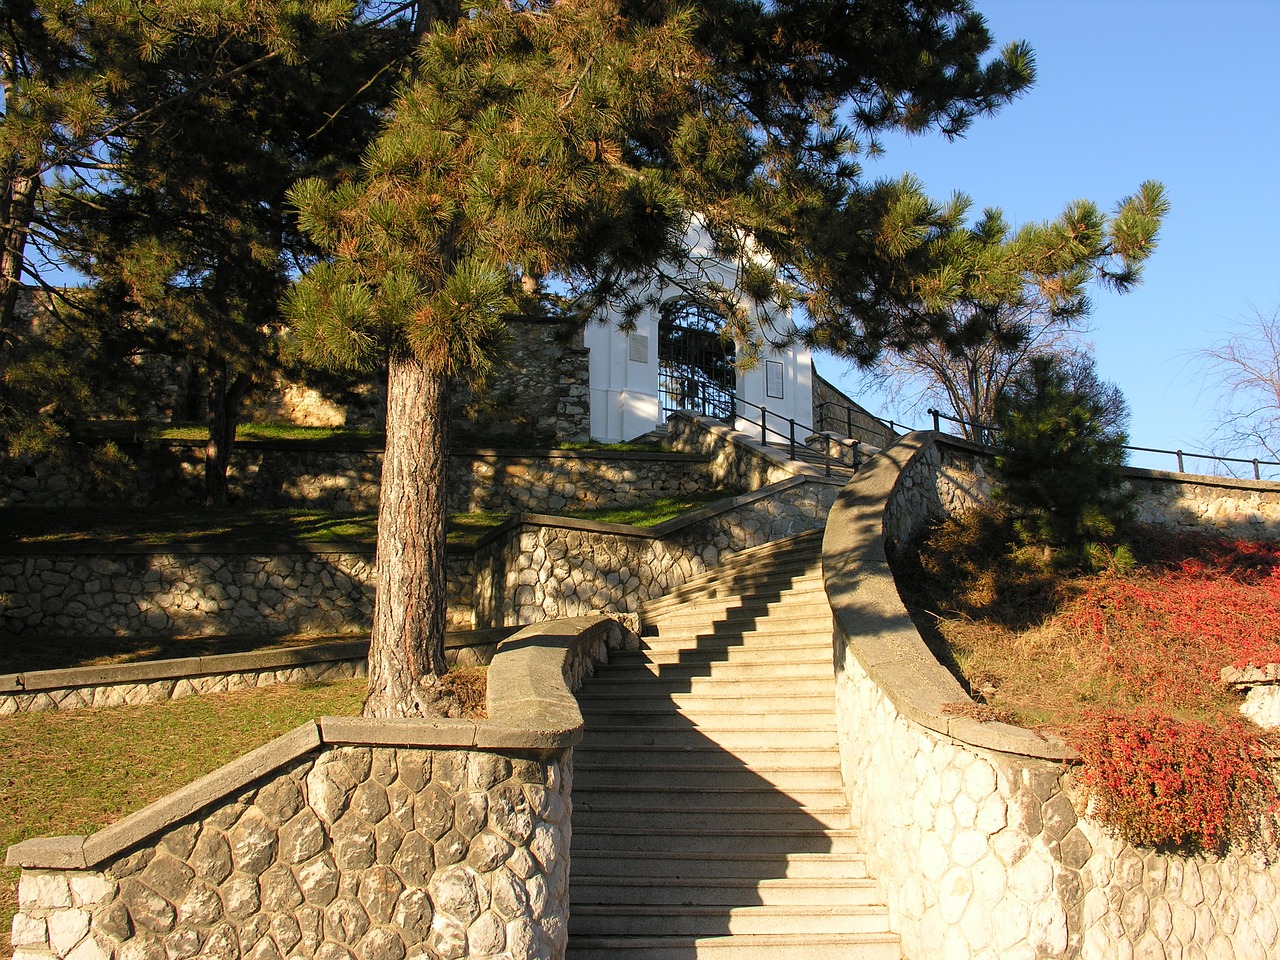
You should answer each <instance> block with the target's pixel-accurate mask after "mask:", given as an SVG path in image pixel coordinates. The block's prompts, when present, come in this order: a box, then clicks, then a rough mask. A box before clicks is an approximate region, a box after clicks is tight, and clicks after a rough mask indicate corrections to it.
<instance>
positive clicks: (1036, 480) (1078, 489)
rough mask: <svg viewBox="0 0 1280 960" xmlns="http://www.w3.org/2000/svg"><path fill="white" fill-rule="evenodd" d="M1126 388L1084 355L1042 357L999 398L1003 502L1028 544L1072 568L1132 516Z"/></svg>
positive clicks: (1084, 563)
mask: <svg viewBox="0 0 1280 960" xmlns="http://www.w3.org/2000/svg"><path fill="white" fill-rule="evenodd" d="M1127 420H1128V410H1127V407H1126V405H1125V402H1124V397H1123V395H1121V393H1120V391H1119V390H1118V389H1117V388H1116V387H1115V386H1114V385H1112V384H1108V383H1106V382H1104V381H1102V380H1100V379H1098V376H1097V374H1096V373H1095V372H1094V368H1093V361H1092V359H1091V358H1089V357H1087V356H1083V355H1067V356H1040V357H1034V358H1032V359H1031V361H1030V363H1029V365H1028V367H1027V369H1026V370H1025V371H1024V372H1023V373H1022V374H1021V375H1020V376H1018V377H1016V378H1015V379H1014V381H1013V382H1012V383H1011V384H1010V385H1009V386H1008V387H1007V388H1006V389H1005V390H1004V391H1002V392H1001V394H1000V396H999V397H998V398H997V401H996V411H995V421H996V429H997V440H996V447H997V455H996V471H997V474H998V476H999V478H1000V480H1001V487H1000V489H999V492H998V499H999V501H1000V502H1001V503H1002V504H1003V505H1004V506H1005V508H1006V509H1007V510H1008V511H1009V513H1010V515H1011V516H1012V517H1013V520H1014V529H1015V530H1016V532H1017V534H1018V537H1019V539H1020V541H1021V543H1022V544H1023V545H1024V546H1034V547H1040V548H1042V549H1043V550H1044V552H1045V554H1046V557H1048V556H1050V555H1053V556H1054V559H1055V560H1056V561H1057V562H1058V563H1059V564H1060V565H1064V566H1067V567H1087V566H1089V564H1090V559H1091V556H1092V555H1094V554H1095V553H1096V551H1094V550H1093V549H1091V546H1090V545H1091V544H1093V543H1096V542H1098V541H1107V540H1110V539H1112V538H1114V537H1115V535H1116V533H1117V531H1118V530H1119V528H1120V527H1121V526H1123V525H1124V523H1125V522H1126V521H1127V520H1128V519H1129V517H1130V514H1131V501H1132V497H1131V495H1130V494H1129V493H1128V491H1127V489H1126V488H1125V486H1124V483H1123V477H1122V476H1121V470H1122V468H1123V467H1124V461H1125V451H1124V445H1125V443H1126V442H1127V440H1128V437H1127V435H1126V433H1125V429H1124V426H1125V423H1126V422H1127Z"/></svg>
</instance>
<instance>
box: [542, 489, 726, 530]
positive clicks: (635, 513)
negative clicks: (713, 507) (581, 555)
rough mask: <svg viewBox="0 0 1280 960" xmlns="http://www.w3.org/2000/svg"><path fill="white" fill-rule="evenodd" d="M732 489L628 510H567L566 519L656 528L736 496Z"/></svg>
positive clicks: (612, 508)
mask: <svg viewBox="0 0 1280 960" xmlns="http://www.w3.org/2000/svg"><path fill="white" fill-rule="evenodd" d="M736 495H737V491H734V490H712V491H709V492H707V493H698V494H690V495H688V496H684V497H662V498H661V499H659V500H651V501H649V502H648V503H640V504H635V505H634V506H630V507H605V508H602V509H599V510H570V511H566V512H565V514H564V515H565V516H566V517H574V518H576V519H579V520H597V521H599V522H601V523H626V524H630V525H631V526H633V527H656V526H657V525H658V524H660V523H666V522H667V521H668V520H674V519H675V518H676V517H678V516H681V515H682V514H685V513H688V512H689V511H690V510H696V509H698V508H699V507H705V506H706V505H707V504H709V503H715V502H716V501H717V500H723V499H725V498H726V497H732V496H736Z"/></svg>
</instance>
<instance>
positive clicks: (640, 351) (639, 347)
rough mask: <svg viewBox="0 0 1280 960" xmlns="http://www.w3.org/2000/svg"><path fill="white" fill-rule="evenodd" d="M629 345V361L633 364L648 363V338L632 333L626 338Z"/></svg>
mask: <svg viewBox="0 0 1280 960" xmlns="http://www.w3.org/2000/svg"><path fill="white" fill-rule="evenodd" d="M627 342H628V343H629V344H630V351H631V352H630V359H631V360H632V361H634V362H635V363H648V362H649V338H648V337H646V336H645V335H644V334H642V333H633V334H631V336H629V337H628V338H627Z"/></svg>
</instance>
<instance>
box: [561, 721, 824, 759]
mask: <svg viewBox="0 0 1280 960" xmlns="http://www.w3.org/2000/svg"><path fill="white" fill-rule="evenodd" d="M582 745H583V746H584V747H586V748H587V749H597V748H598V749H602V750H631V749H634V748H636V747H664V748H666V749H668V750H689V749H696V748H699V747H708V748H710V747H714V748H716V749H719V750H721V751H725V752H730V753H734V752H736V751H739V750H747V751H759V750H790V749H793V748H795V747H813V748H824V749H827V750H835V749H837V743H836V731H835V728H834V727H832V728H830V729H819V730H787V729H782V730H768V729H765V730H751V729H744V730H725V731H716V732H715V733H714V734H712V733H708V732H706V731H701V730H694V729H689V730H664V729H656V730H631V729H623V730H619V729H608V728H606V729H602V728H600V727H596V728H595V729H592V728H591V727H588V728H587V730H586V732H585V733H584V734H583V737H582Z"/></svg>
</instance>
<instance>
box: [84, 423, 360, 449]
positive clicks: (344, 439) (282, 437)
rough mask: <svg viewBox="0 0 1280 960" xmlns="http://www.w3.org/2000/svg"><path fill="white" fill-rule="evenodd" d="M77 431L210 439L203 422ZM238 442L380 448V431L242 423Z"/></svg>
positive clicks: (102, 436)
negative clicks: (253, 441)
mask: <svg viewBox="0 0 1280 960" xmlns="http://www.w3.org/2000/svg"><path fill="white" fill-rule="evenodd" d="M76 432H77V433H78V434H79V435H80V436H82V437H84V438H85V439H91V440H115V441H116V442H117V443H129V442H139V441H147V440H172V441H178V442H183V443H203V442H204V441H205V440H207V439H208V437H209V426H208V424H204V423H143V422H136V421H132V420H93V421H89V422H88V423H83V424H80V425H79V427H78V428H77V430H76ZM236 439H237V440H258V441H266V442H274V441H284V442H299V441H300V442H305V443H318V444H324V445H325V446H333V447H336V448H340V449H364V448H366V447H381V446H382V443H383V433H382V431H381V430H364V429H358V428H355V427H300V426H297V425H295V424H291V423H242V424H240V425H239V426H238V427H237V428H236Z"/></svg>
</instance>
